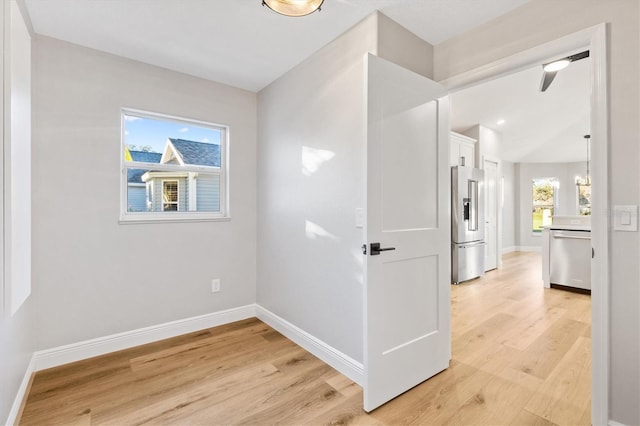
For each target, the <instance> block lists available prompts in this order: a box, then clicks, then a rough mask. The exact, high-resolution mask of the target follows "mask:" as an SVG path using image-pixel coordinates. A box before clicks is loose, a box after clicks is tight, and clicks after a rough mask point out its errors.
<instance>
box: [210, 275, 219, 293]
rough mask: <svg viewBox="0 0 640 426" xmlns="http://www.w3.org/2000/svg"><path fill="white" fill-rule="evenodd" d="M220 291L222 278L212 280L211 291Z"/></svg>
mask: <svg viewBox="0 0 640 426" xmlns="http://www.w3.org/2000/svg"><path fill="white" fill-rule="evenodd" d="M219 291H220V278H216V279H213V280H211V293H217V292H219Z"/></svg>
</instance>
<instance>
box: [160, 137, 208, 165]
mask: <svg viewBox="0 0 640 426" xmlns="http://www.w3.org/2000/svg"><path fill="white" fill-rule="evenodd" d="M169 142H170V143H171V145H173V148H174V150H175V151H176V152H177V153H178V155H179V156H180V158H181V160H182V163H184V164H190V165H192V166H212V167H220V145H215V144H212V143H204V142H195V141H188V140H185V139H173V138H169Z"/></svg>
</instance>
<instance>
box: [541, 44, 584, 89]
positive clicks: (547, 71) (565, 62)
mask: <svg viewBox="0 0 640 426" xmlns="http://www.w3.org/2000/svg"><path fill="white" fill-rule="evenodd" d="M588 57H589V51H588V50H585V51H584V52H580V53H576V54H575V55H570V56H567V57H566V58H562V59H557V60H555V61H553V62H549V63H546V64H543V65H542V81H541V82H540V91H541V92H544V91H545V90H547V89H548V88H549V86H550V85H551V82H552V81H553V79H554V78H556V74H557V73H558V71H560V70H562V69H565V68H566V67H568V66H569V64H570V63H571V62H575V61H579V60H580V59H584V58H588Z"/></svg>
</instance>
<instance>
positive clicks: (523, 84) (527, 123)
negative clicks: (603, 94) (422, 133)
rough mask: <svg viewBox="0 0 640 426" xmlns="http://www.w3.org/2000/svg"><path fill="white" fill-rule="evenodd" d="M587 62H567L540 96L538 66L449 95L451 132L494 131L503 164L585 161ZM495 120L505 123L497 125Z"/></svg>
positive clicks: (588, 91) (587, 115)
mask: <svg viewBox="0 0 640 426" xmlns="http://www.w3.org/2000/svg"><path fill="white" fill-rule="evenodd" d="M590 63H591V60H590V59H588V58H587V59H582V60H579V61H576V62H572V63H571V64H570V65H569V67H567V68H565V69H564V70H562V71H559V72H558V74H557V75H556V78H555V80H554V81H553V83H551V86H549V88H548V89H547V91H546V92H544V93H543V92H540V90H539V88H540V80H541V79H542V66H541V65H540V66H536V67H534V68H531V69H528V70H525V71H521V72H518V73H514V74H511V75H508V76H505V77H502V78H499V79H496V80H493V81H489V82H487V83H483V84H480V85H477V86H474V87H471V88H469V89H466V90H463V91H461V92H457V93H453V94H452V95H451V105H452V119H451V127H452V129H453V130H455V131H458V132H462V131H465V130H467V129H469V128H470V127H472V126H474V125H476V124H481V125H483V126H485V127H489V128H491V129H493V130H496V131H498V132H499V133H501V134H502V141H503V143H502V146H503V150H502V158H503V159H504V160H507V161H512V162H527V163H553V162H555V163H565V162H573V161H586V159H587V151H586V150H587V145H586V142H585V139H584V135H586V134H589V133H590V130H589V129H590V125H589V111H590V104H589V102H590V100H589V96H590V88H589V87H590V86H589V79H590ZM500 119H503V120H505V123H504V124H502V125H498V124H497V122H498V120H500Z"/></svg>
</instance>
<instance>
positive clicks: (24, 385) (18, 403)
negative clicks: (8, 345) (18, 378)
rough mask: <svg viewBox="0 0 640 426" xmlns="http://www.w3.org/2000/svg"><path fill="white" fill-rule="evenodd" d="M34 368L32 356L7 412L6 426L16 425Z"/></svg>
mask: <svg viewBox="0 0 640 426" xmlns="http://www.w3.org/2000/svg"><path fill="white" fill-rule="evenodd" d="M34 367H35V357H34V356H33V355H32V356H31V360H29V365H27V370H26V371H25V372H24V377H23V378H22V382H21V383H20V387H19V388H18V393H17V394H16V397H15V399H14V400H13V405H11V410H10V411H9V417H7V422H6V423H5V424H6V425H7V426H12V425H15V424H17V421H18V414H19V413H20V407H22V403H23V402H24V399H25V398H26V397H27V390H28V389H29V382H30V381H31V375H32V374H33V373H34V372H35V368H34Z"/></svg>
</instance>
